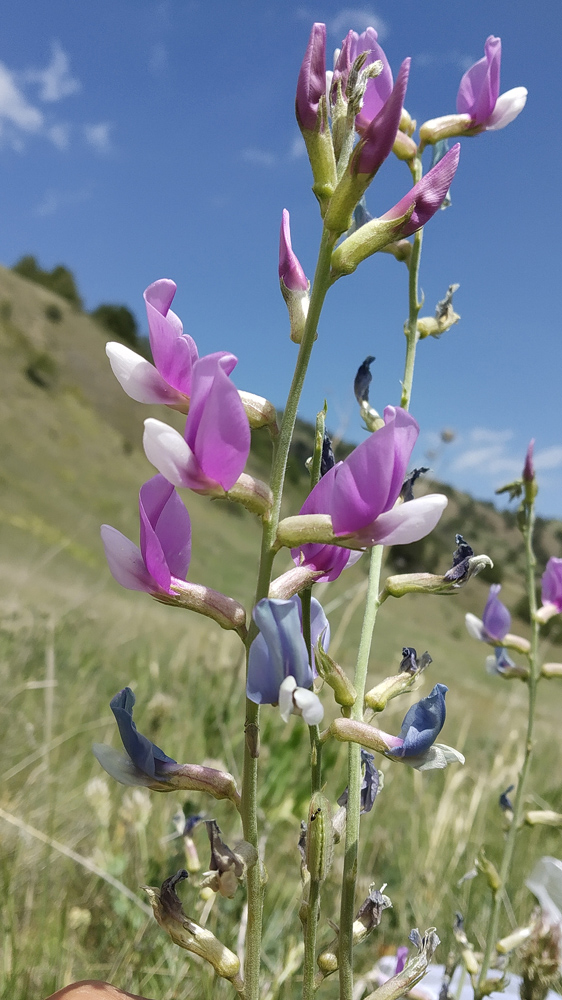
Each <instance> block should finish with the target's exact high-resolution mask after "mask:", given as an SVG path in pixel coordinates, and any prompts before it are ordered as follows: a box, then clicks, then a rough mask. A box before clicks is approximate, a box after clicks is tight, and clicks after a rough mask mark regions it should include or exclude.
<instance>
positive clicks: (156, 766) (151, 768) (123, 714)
mask: <svg viewBox="0 0 562 1000" xmlns="http://www.w3.org/2000/svg"><path fill="white" fill-rule="evenodd" d="M109 704H110V708H111V711H112V712H113V714H114V716H115V718H116V720H117V726H118V727H119V735H120V737H121V740H122V742H123V746H124V747H125V750H126V754H121V753H119V751H118V750H114V749H113V748H112V747H108V746H106V745H105V744H103V743H94V746H93V748H92V749H93V752H94V756H95V757H96V758H97V760H98V761H99V763H100V764H101V766H102V767H103V768H104V770H105V771H107V772H108V774H110V775H111V776H112V777H113V778H116V780H117V781H120V782H121V784H122V785H146V786H147V787H148V788H156V789H159V788H161V786H162V785H163V784H164V783H167V781H168V780H169V777H170V776H171V775H172V774H173V773H177V771H178V770H179V767H180V765H178V763H177V761H175V760H173V758H172V757H168V756H167V754H165V753H164V751H163V750H161V749H160V747H157V746H156V744H155V743H151V741H150V740H149V739H147V737H146V736H143V735H142V734H141V733H139V731H138V729H137V727H136V726H135V723H134V722H133V705H134V704H135V696H134V694H133V692H132V691H131V689H130V688H128V687H126V688H123V690H122V691H119V692H118V693H117V694H116V695H115V696H114V697H113V698H112V699H111V701H110V703H109Z"/></svg>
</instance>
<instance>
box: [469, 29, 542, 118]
mask: <svg viewBox="0 0 562 1000" xmlns="http://www.w3.org/2000/svg"><path fill="white" fill-rule="evenodd" d="M484 51H485V53H486V54H485V56H484V58H483V59H480V60H479V61H478V62H476V63H474V65H473V66H471V67H470V69H468V70H467V71H466V73H465V74H464V76H463V78H462V80H461V82H460V87H459V92H458V94H457V111H458V113H459V114H461V115H464V114H466V115H469V117H470V126H469V127H470V129H471V130H474V131H478V132H484V131H494V130H497V129H500V128H505V126H506V125H509V123H510V122H512V121H513V119H514V118H517V115H518V114H519V113H520V112H521V111H522V110H523V108H524V107H525V101H526V100H527V90H526V89H525V87H515V88H514V89H513V90H508V91H506V93H505V94H501V96H500V65H501V51H502V43H501V38H495V37H494V35H490V36H489V37H488V38H487V39H486V43H485V45H484Z"/></svg>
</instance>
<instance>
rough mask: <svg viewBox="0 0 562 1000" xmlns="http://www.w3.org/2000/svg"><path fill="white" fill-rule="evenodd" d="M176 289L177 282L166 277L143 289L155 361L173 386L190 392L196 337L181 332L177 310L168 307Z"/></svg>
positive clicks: (195, 355)
mask: <svg viewBox="0 0 562 1000" xmlns="http://www.w3.org/2000/svg"><path fill="white" fill-rule="evenodd" d="M175 291H176V285H175V284H174V282H173V281H169V280H168V279H167V278H162V279H161V280H160V281H155V282H154V284H152V285H149V286H148V288H147V289H146V291H145V293H144V300H145V303H146V314H147V317H148V332H149V336H150V346H151V349H152V357H153V358H154V363H155V365H156V367H157V369H158V371H159V372H160V374H161V375H162V377H163V378H164V379H165V381H166V382H168V383H169V384H170V385H171V386H172V387H173V388H174V389H177V390H178V391H179V392H181V393H184V394H185V395H186V396H189V395H191V377H192V370H193V365H194V363H195V361H196V360H197V346H196V344H195V341H194V340H193V339H192V338H191V337H190V336H189V335H188V334H184V333H183V332H182V326H181V323H180V321H179V320H178V318H177V316H176V315H175V313H172V312H171V311H169V308H170V306H169V304H170V302H171V301H172V299H173V297H174V294H175Z"/></svg>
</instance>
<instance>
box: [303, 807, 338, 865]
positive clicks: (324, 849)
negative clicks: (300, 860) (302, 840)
mask: <svg viewBox="0 0 562 1000" xmlns="http://www.w3.org/2000/svg"><path fill="white" fill-rule="evenodd" d="M333 850H334V834H333V830H332V811H331V808H330V803H329V802H328V799H327V798H326V796H325V795H323V794H322V792H314V795H313V796H312V798H311V800H310V808H309V811H308V825H307V828H306V867H307V868H308V871H309V872H310V877H311V879H312V880H313V881H316V882H320V883H321V882H324V881H325V879H326V877H327V876H328V873H329V871H330V868H331V867H332V855H333Z"/></svg>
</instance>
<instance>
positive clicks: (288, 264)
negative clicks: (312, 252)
mask: <svg viewBox="0 0 562 1000" xmlns="http://www.w3.org/2000/svg"><path fill="white" fill-rule="evenodd" d="M279 280H280V281H282V282H283V284H284V285H285V288H286V289H287V290H288V291H289V292H307V291H308V286H309V281H308V278H307V277H306V274H305V273H304V271H303V269H302V267H301V265H300V263H299V260H298V258H297V255H296V254H295V253H294V252H293V248H292V246H291V228H290V218H289V213H288V211H287V209H286V208H284V209H283V216H282V219H281V232H280V234H279Z"/></svg>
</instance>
